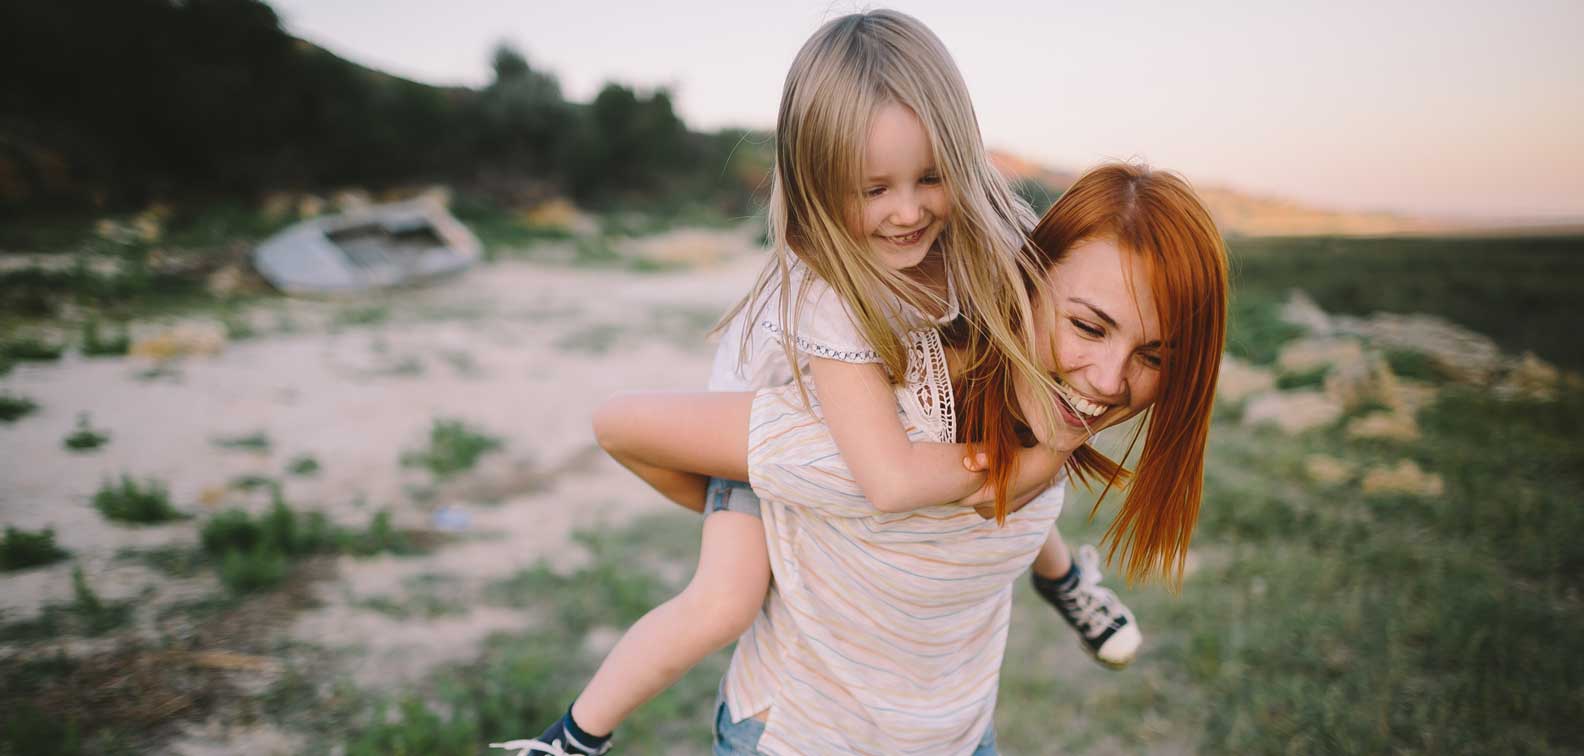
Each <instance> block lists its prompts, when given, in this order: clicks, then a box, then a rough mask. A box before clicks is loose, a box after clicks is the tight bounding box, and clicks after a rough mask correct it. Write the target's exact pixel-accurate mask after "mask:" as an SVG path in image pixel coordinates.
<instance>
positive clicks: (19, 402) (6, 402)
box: [0, 394, 38, 423]
mask: <svg viewBox="0 0 1584 756" xmlns="http://www.w3.org/2000/svg"><path fill="white" fill-rule="evenodd" d="M36 409H38V405H37V404H35V403H34V402H33V400H32V399H29V398H27V397H24V396H16V395H14V394H0V422H6V423H14V422H16V421H17V420H20V419H22V418H23V417H26V416H27V415H28V414H30V413H32V412H33V410H36Z"/></svg>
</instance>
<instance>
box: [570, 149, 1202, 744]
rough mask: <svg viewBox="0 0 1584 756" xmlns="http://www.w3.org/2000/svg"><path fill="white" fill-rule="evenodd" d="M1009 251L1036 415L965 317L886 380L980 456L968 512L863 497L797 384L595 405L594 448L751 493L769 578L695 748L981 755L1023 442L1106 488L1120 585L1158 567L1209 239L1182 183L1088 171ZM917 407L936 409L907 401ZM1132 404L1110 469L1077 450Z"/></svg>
mask: <svg viewBox="0 0 1584 756" xmlns="http://www.w3.org/2000/svg"><path fill="white" fill-rule="evenodd" d="M1024 253H1025V254H1027V255H1029V256H1031V257H1032V258H1033V261H1034V262H1035V266H1034V267H1033V268H1032V269H1033V270H1040V271H1043V272H1044V277H1043V278H1042V279H1038V280H1028V281H1025V284H1026V286H1027V289H1028V292H1027V293H1028V296H1029V298H1030V301H1031V305H1032V307H1031V310H1030V311H1031V312H1032V313H1033V322H1031V323H1024V324H1019V327H1020V330H1021V332H1022V333H1023V335H1024V336H1025V338H1027V339H1029V340H1030V341H1031V343H1032V344H1033V345H1034V348H1035V350H1036V352H1037V354H1038V356H1039V360H1040V362H1041V366H1042V367H1043V368H1044V369H1045V370H1047V371H1049V374H1050V375H1051V377H1052V378H1053V379H1054V382H1055V385H1056V389H1057V395H1058V399H1059V401H1058V402H1057V404H1058V409H1059V411H1058V412H1057V413H1056V414H1057V416H1056V417H1046V418H1045V419H1040V418H1039V417H1038V415H1039V413H1038V412H1037V411H1030V409H1029V408H1030V407H1033V406H1036V405H1037V403H1036V402H1034V401H1032V399H1034V398H1035V395H1034V394H1033V392H1034V391H1036V390H1037V389H1035V388H1031V387H1029V386H1027V385H1026V384H1024V382H1023V381H1021V380H1020V379H1018V378H1017V377H1016V374H1015V371H1013V370H1011V369H1009V365H1008V363H1007V361H1006V359H1005V358H1004V357H1003V356H1002V355H1001V354H1000V353H999V352H998V351H997V350H996V349H995V348H994V346H993V345H992V344H991V343H990V339H989V338H988V337H987V336H986V335H985V334H984V333H983V331H982V330H981V329H978V328H976V324H975V323H973V322H971V321H961V320H960V321H958V322H956V323H954V324H952V325H951V326H950V327H948V328H946V329H944V331H941V332H936V331H924V332H916V333H915V338H914V339H913V342H912V346H913V347H914V352H913V355H914V356H915V357H917V358H918V361H919V362H921V363H926V362H935V363H939V364H938V365H936V366H935V367H937V368H939V370H934V369H931V370H923V371H922V372H924V373H931V374H937V373H938V374H939V375H941V376H944V380H947V381H948V382H947V383H946V384H945V385H940V386H934V387H930V388H932V389H934V390H926V391H919V390H918V389H919V388H920V386H919V385H915V383H916V382H915V381H914V380H913V376H912V374H913V373H914V372H915V371H914V369H913V367H914V366H913V365H912V364H911V363H910V369H909V371H908V372H909V376H908V377H907V378H905V379H901V380H900V381H899V382H900V384H901V385H898V386H896V387H895V394H896V400H897V404H898V412H899V414H900V415H901V417H902V418H903V422H904V424H906V425H908V428H909V434H910V436H914V437H916V438H921V439H924V440H932V441H939V442H943V443H950V442H957V443H963V444H965V445H966V446H965V450H966V452H967V456H968V458H969V459H974V460H979V461H978V462H976V463H969V462H967V460H965V464H970V467H975V466H982V467H984V468H986V469H987V471H988V473H989V475H988V480H989V481H990V482H989V483H987V484H986V488H987V489H989V494H988V495H986V496H984V497H981V501H980V504H979V506H978V508H977V509H975V508H971V507H968V506H964V504H963V503H961V502H944V503H942V504H941V505H939V506H934V507H926V508H923V509H917V510H913V511H909V512H882V511H879V510H877V509H875V508H874V507H873V506H872V505H871V504H869V503H868V502H867V501H866V500H865V499H864V497H863V495H862V491H861V489H860V488H859V487H858V486H857V485H856V484H855V483H854V481H853V477H852V475H851V472H850V471H849V470H848V469H847V467H846V466H845V464H844V463H843V461H842V458H841V455H840V454H839V453H837V451H836V449H835V446H834V442H833V441H832V440H831V437H830V434H829V430H828V428H827V427H826V426H825V424H824V420H823V416H822V410H821V406H820V403H819V397H818V396H815V395H813V393H812V392H810V393H809V394H807V395H805V394H803V393H801V392H800V391H799V390H798V387H796V386H788V387H785V388H781V389H767V390H763V391H759V392H757V393H753V394H747V393H738V394H730V393H709V394H639V395H626V396H622V397H618V398H616V399H613V400H611V401H610V402H609V403H608V404H607V405H606V407H604V408H602V410H601V412H600V417H601V418H605V419H606V421H605V422H598V421H597V422H598V424H599V425H600V426H602V427H601V428H600V433H599V436H600V442H601V444H602V445H603V446H604V447H605V448H606V449H607V451H609V452H610V453H611V454H612V455H613V456H615V457H616V458H617V459H618V460H620V461H623V462H624V463H627V464H628V466H629V467H632V468H633V469H635V470H643V469H658V468H664V469H668V470H673V471H675V470H681V471H687V472H689V473H696V474H701V475H713V476H717V477H721V478H729V479H734V480H748V481H749V482H750V483H751V484H752V485H753V489H754V491H755V493H757V494H758V495H759V497H760V499H761V501H762V517H763V520H764V530H765V537H766V542H767V546H768V550H769V555H770V562H771V565H770V566H771V572H772V575H773V577H774V580H773V585H772V588H771V592H770V595H769V596H768V598H767V599H766V601H765V604H764V607H763V610H762V611H761V612H760V614H759V616H758V618H757V620H756V621H755V622H754V624H753V626H752V627H751V628H750V629H749V631H748V632H747V633H746V634H744V635H743V637H742V638H741V639H740V640H739V642H738V644H737V648H736V651H735V653H734V655H733V657H732V662H731V666H730V668H729V670H728V672H727V675H726V678H725V680H723V681H722V686H721V702H720V705H719V706H718V708H717V720H716V726H717V745H716V752H717V753H760V752H763V753H784V754H790V753H838V752H840V753H895V752H921V753H976V754H982V753H994V729H993V727H992V726H991V722H992V715H993V712H994V707H995V700H996V689H997V682H998V675H999V670H1000V667H1001V662H1002V654H1003V652H1004V650H1005V645H1006V630H1007V624H1008V620H1009V618H1010V608H1011V590H1010V589H1011V583H1012V581H1013V580H1014V579H1015V578H1016V577H1017V576H1018V575H1020V574H1021V573H1022V572H1023V571H1024V570H1025V569H1026V568H1028V567H1029V565H1030V564H1031V563H1032V561H1033V560H1034V558H1035V555H1036V553H1037V552H1038V551H1039V549H1040V546H1041V545H1042V544H1043V543H1044V542H1045V539H1046V534H1047V532H1048V531H1049V530H1050V528H1051V526H1052V523H1053V522H1054V520H1055V518H1056V515H1057V514H1058V513H1059V512H1060V511H1061V503H1062V496H1061V494H1062V491H1063V489H1064V486H1065V481H1064V480H1061V479H1060V478H1059V479H1058V481H1059V482H1057V483H1056V486H1055V488H1054V489H1053V490H1052V492H1051V493H1050V494H1048V495H1043V496H1036V495H1035V494H1037V493H1039V491H1038V490H1032V491H1031V490H1013V489H1014V487H1015V485H1016V483H1015V481H1017V475H1016V472H1017V470H1016V466H1017V458H1018V457H1017V454H1016V453H1015V452H1017V450H1019V449H1021V448H1025V447H1030V446H1033V445H1035V444H1042V445H1044V446H1046V447H1047V448H1048V449H1050V450H1052V451H1053V452H1056V453H1058V454H1064V455H1068V457H1067V463H1066V466H1065V469H1066V470H1067V471H1069V472H1071V473H1072V474H1073V475H1074V476H1075V477H1078V478H1079V479H1080V480H1082V481H1084V482H1086V483H1091V484H1099V485H1102V486H1104V487H1105V488H1106V489H1107V490H1109V489H1110V488H1112V487H1113V486H1116V487H1121V488H1123V489H1124V490H1125V493H1124V494H1123V500H1122V504H1121V508H1120V511H1119V512H1118V514H1117V516H1116V518H1115V520H1114V521H1113V522H1112V524H1111V526H1110V528H1109V529H1108V531H1107V533H1106V542H1107V543H1108V544H1109V549H1110V555H1111V556H1112V557H1113V558H1117V559H1119V561H1120V563H1121V565H1122V566H1123V568H1124V570H1125V572H1126V573H1127V575H1128V577H1129V578H1130V579H1142V578H1149V577H1152V576H1165V577H1167V578H1169V579H1173V580H1176V579H1179V578H1180V576H1181V572H1182V567H1183V560H1184V558H1185V557H1186V555H1187V549H1188V543H1189V539H1190V537H1191V536H1192V534H1193V528H1194V524H1195V521H1196V519H1197V516H1198V510H1199V501H1200V492H1201V486H1202V478H1203V469H1204V451H1205V445H1206V440H1207V437H1208V433H1209V426H1210V411H1211V403H1212V399H1213V396H1214V388H1215V382H1216V375H1217V369H1218V366H1219V364H1220V357H1221V351H1222V346H1223V343H1224V340H1225V333H1226V309H1227V267H1226V253H1225V248H1224V246H1223V243H1222V241H1221V237H1220V234H1219V232H1218V231H1217V230H1216V227H1215V224H1214V223H1213V222H1212V220H1211V218H1210V215H1209V213H1208V212H1207V211H1206V210H1205V208H1204V206H1203V204H1202V203H1201V202H1200V201H1199V199H1198V198H1197V196H1195V194H1194V192H1193V190H1192V189H1191V188H1190V187H1189V185H1188V184H1187V182H1186V181H1184V180H1183V179H1181V178H1180V177H1178V176H1176V175H1175V174H1171V173H1165V172H1158V171H1152V170H1150V169H1148V168H1145V167H1142V166H1137V165H1125V164H1109V165H1104V166H1101V167H1099V168H1097V169H1094V170H1092V171H1090V172H1088V173H1086V174H1084V175H1083V176H1082V177H1081V178H1079V179H1078V181H1077V182H1075V183H1074V184H1073V185H1072V186H1071V187H1070V188H1069V189H1068V190H1067V191H1066V193H1064V194H1063V195H1062V197H1061V199H1060V201H1058V202H1057V203H1056V205H1055V206H1054V207H1052V208H1051V209H1050V210H1049V211H1048V212H1047V213H1046V214H1045V216H1044V218H1043V219H1041V221H1040V222H1039V224H1038V225H1037V226H1036V227H1035V228H1034V229H1033V230H1032V231H1031V232H1030V234H1029V240H1028V244H1027V245H1026V248H1025V250H1024ZM942 393H944V395H945V397H946V399H947V401H946V402H944V407H945V411H946V412H948V413H950V415H951V416H950V417H949V418H948V422H945V423H941V424H936V425H935V426H934V433H936V434H939V435H941V436H942V437H940V438H928V436H929V432H928V431H926V430H924V429H921V428H920V427H919V425H918V424H916V423H914V422H912V418H917V417H919V416H920V414H919V413H920V412H921V411H922V410H925V409H929V410H931V411H933V410H934V409H939V407H940V402H939V401H938V400H939V399H940V398H941V396H942ZM926 399H927V400H929V401H931V402H932V403H933V404H934V405H935V406H934V408H929V407H926V408H920V407H917V406H913V405H916V404H918V403H919V402H920V401H924V400H926ZM1141 414H1142V415H1145V421H1144V422H1143V423H1141V424H1140V425H1139V428H1140V430H1139V431H1137V432H1135V434H1134V437H1133V440H1132V442H1130V445H1129V448H1130V449H1131V448H1132V445H1133V444H1134V443H1136V442H1137V441H1138V440H1139V439H1140V438H1142V440H1143V448H1142V449H1141V452H1140V457H1139V462H1138V465H1137V467H1136V469H1135V470H1134V471H1132V472H1131V473H1130V472H1128V471H1125V470H1123V469H1122V468H1121V467H1119V466H1118V465H1117V464H1115V463H1114V462H1113V461H1111V460H1110V459H1107V458H1106V457H1104V456H1103V455H1102V454H1100V453H1099V452H1097V451H1095V450H1094V449H1093V448H1092V447H1090V446H1088V445H1087V442H1088V441H1089V440H1090V439H1091V438H1092V436H1093V435H1094V433H1095V432H1097V431H1099V430H1101V429H1103V428H1106V427H1109V426H1112V425H1115V424H1117V423H1120V422H1122V421H1124V420H1128V419H1129V418H1132V417H1135V416H1138V415H1141ZM610 418H620V419H621V421H620V422H609V419H610ZM730 428H741V429H743V430H742V432H740V433H731V432H722V430H721V429H730ZM942 429H944V430H942ZM633 463H636V464H633ZM1035 488H1036V489H1041V488H1044V485H1039V486H1036V487H1035ZM989 502H993V505H991V504H990V503H989ZM706 568H707V566H706V565H700V569H701V570H704V569H706Z"/></svg>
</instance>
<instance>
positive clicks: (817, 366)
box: [810, 357, 1066, 514]
mask: <svg viewBox="0 0 1584 756" xmlns="http://www.w3.org/2000/svg"><path fill="white" fill-rule="evenodd" d="M810 365H811V368H812V372H813V376H814V387H815V390H816V391H817V392H818V394H819V398H820V404H821V405H822V406H823V408H824V414H825V423H826V425H827V426H829V427H830V433H831V438H832V439H833V440H834V441H835V442H836V448H837V450H838V451H840V452H841V456H842V460H843V461H844V462H846V463H847V467H848V468H849V469H850V470H851V471H852V475H853V480H854V481H856V482H857V483H858V486H859V488H862V489H863V492H864V496H865V497H866V498H868V499H869V501H870V503H871V504H873V505H874V507H875V508H876V509H879V510H881V511H883V512H907V511H911V510H914V509H918V508H921V507H929V506H936V505H939V504H945V503H952V502H960V503H962V504H964V505H965V506H973V507H976V508H977V507H979V506H981V505H983V504H984V498H985V496H986V495H987V492H986V491H984V488H985V481H986V475H985V474H984V473H983V472H981V471H979V470H973V469H970V465H967V464H965V462H966V459H965V458H966V455H967V447H966V446H965V445H963V444H942V443H923V442H920V443H914V442H913V441H912V440H910V439H909V438H908V436H907V431H906V430H905V429H904V428H903V427H902V421H901V419H900V418H899V417H898V416H897V411H896V398H895V394H894V393H893V391H894V389H893V387H892V385H891V383H890V381H888V380H887V379H886V375H885V370H884V369H883V368H882V367H880V366H879V365H876V364H862V363H847V362H841V361H838V360H830V359H824V358H818V357H815V358H811V359H810ZM1021 454H1022V456H1021V457H1020V458H1019V464H1018V474H1017V476H1016V478H1015V479H1014V480H1013V481H1012V483H1011V485H1010V486H1009V488H1008V496H1009V498H1011V499H1012V500H1013V501H1014V502H1017V501H1018V500H1019V499H1020V498H1021V500H1022V502H1023V503H1026V502H1027V501H1028V500H1029V499H1032V498H1033V495H1034V494H1038V493H1039V492H1040V491H1043V490H1044V489H1045V488H1047V487H1049V485H1050V481H1051V479H1052V478H1054V477H1055V476H1056V473H1057V472H1059V471H1060V470H1061V466H1062V464H1063V463H1065V462H1066V455H1065V454H1061V453H1059V452H1055V451H1051V450H1050V449H1048V448H1046V447H1034V448H1033V449H1028V450H1024V451H1023V452H1022V453H1021ZM981 469H982V468H981ZM1025 494H1027V496H1024V495H1025ZM970 497H976V498H971V499H970ZM988 497H989V500H990V504H991V505H992V506H993V505H994V498H995V494H994V492H993V491H990V492H988ZM982 513H983V512H981V514H982Z"/></svg>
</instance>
